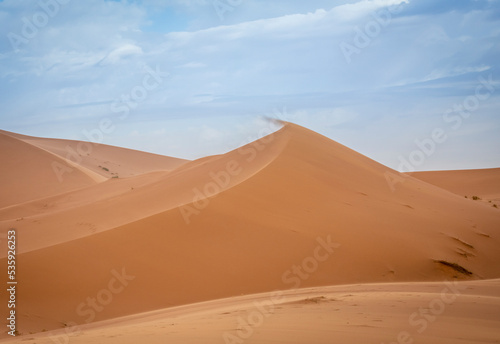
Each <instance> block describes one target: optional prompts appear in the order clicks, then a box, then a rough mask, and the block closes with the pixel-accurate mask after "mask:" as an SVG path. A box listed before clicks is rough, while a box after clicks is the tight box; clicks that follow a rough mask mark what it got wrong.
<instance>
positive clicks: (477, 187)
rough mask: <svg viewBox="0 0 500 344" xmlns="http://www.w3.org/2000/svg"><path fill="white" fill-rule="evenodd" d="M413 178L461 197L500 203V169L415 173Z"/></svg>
mask: <svg viewBox="0 0 500 344" xmlns="http://www.w3.org/2000/svg"><path fill="white" fill-rule="evenodd" d="M411 175H412V176H413V177H415V178H418V179H420V180H423V181H425V182H427V183H430V184H433V185H436V186H439V187H441V188H443V189H446V190H448V191H451V192H453V193H456V194H457V195H460V196H462V197H463V196H468V197H469V198H471V197H472V196H479V197H481V198H484V199H486V200H495V201H500V169H499V168H488V169H482V170H460V171H429V172H414V173H412V174H411Z"/></svg>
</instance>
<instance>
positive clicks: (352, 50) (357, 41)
mask: <svg viewBox="0 0 500 344" xmlns="http://www.w3.org/2000/svg"><path fill="white" fill-rule="evenodd" d="M407 3H408V0H404V1H402V2H401V3H400V4H399V5H396V6H390V7H388V8H385V9H383V10H379V11H376V12H374V13H372V14H371V16H372V18H373V20H370V21H369V22H367V23H365V25H364V26H363V27H362V28H360V27H359V26H355V27H354V36H353V39H352V43H346V42H345V41H342V42H340V44H339V48H340V51H341V52H342V54H343V55H344V59H345V61H346V62H347V63H348V64H351V63H352V55H354V54H357V55H359V54H360V53H361V51H362V50H363V49H365V48H367V47H369V46H370V45H371V44H372V42H373V41H374V40H375V39H376V38H377V37H378V36H379V35H380V34H381V33H382V30H383V29H384V28H386V27H388V26H389V25H390V24H391V22H392V20H393V15H395V14H398V13H400V12H401V11H402V10H403V4H407Z"/></svg>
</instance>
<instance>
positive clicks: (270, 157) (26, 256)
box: [0, 124, 500, 343]
mask: <svg viewBox="0 0 500 344" xmlns="http://www.w3.org/2000/svg"><path fill="white" fill-rule="evenodd" d="M2 135H3V136H1V137H0V139H1V140H0V144H1V145H2V152H3V153H5V152H6V149H7V148H8V149H9V152H11V153H10V154H6V153H5V154H3V155H2V159H4V162H5V164H4V165H2V166H3V167H2V168H3V170H2V171H6V174H4V175H3V176H4V177H3V178H2V179H0V182H1V183H2V187H3V188H4V189H5V190H8V192H7V193H4V194H3V195H2V200H1V202H2V204H3V205H2V206H0V207H1V208H0V235H2V238H5V233H6V230H7V229H8V228H15V229H16V230H17V233H18V243H17V247H16V250H17V258H16V259H17V260H16V261H17V265H16V266H17V270H16V273H17V274H16V277H17V279H18V281H19V294H18V298H17V306H16V307H17V310H18V312H17V320H18V323H17V324H18V331H19V332H20V333H22V334H23V336H22V337H21V338H23V337H25V336H28V335H29V334H30V333H42V332H43V331H49V330H57V329H63V330H64V328H68V327H71V326H70V325H69V324H73V323H75V324H78V326H83V327H85V328H87V327H88V326H90V327H92V326H94V325H96V324H103V323H102V322H103V321H107V320H109V321H115V320H114V319H117V318H121V317H124V316H135V315H137V314H142V313H147V312H152V311H160V312H163V310H165V309H171V308H172V307H176V306H183V305H188V304H194V303H199V302H204V301H210V300H217V299H227V298H233V297H236V299H234V300H233V301H234V302H236V303H238V302H239V301H238V300H239V299H238V297H239V296H240V295H250V294H252V295H253V294H257V293H265V292H269V291H272V290H287V289H290V288H297V289H300V288H308V287H323V286H335V285H342V284H344V285H345V284H350V285H352V284H365V283H390V282H404V283H406V286H407V287H409V288H414V287H418V285H416V284H414V283H415V282H433V281H442V280H454V281H455V280H457V281H460V280H464V281H472V280H487V279H497V278H500V264H498V262H499V261H500V249H499V248H500V210H499V209H497V208H494V207H493V206H492V204H491V203H489V202H487V201H481V202H477V201H473V200H471V199H466V198H464V195H461V194H457V193H454V192H453V190H454V189H450V187H448V188H443V187H441V186H439V183H434V184H432V183H431V184H430V183H427V182H425V181H423V180H420V179H419V178H415V177H413V176H406V175H403V174H400V173H398V172H396V171H393V170H391V169H389V168H387V167H386V166H383V165H381V164H379V163H377V162H375V161H373V160H370V159H368V158H367V157H365V156H362V155H360V154H358V153H356V152H354V151H352V150H350V149H348V148H347V147H344V146H342V145H340V144H338V143H336V142H334V141H332V140H330V139H328V138H326V137H323V136H321V135H319V134H317V133H314V132H311V131H309V130H307V129H304V128H301V127H299V126H296V125H293V124H285V125H284V126H283V128H281V129H280V130H279V131H277V132H275V133H273V134H271V135H269V136H267V137H265V138H262V139H260V140H258V141H255V142H253V143H251V144H248V145H246V146H244V147H241V148H240V149H237V150H234V151H231V152H228V153H226V154H221V155H217V156H211V157H206V158H203V159H199V160H196V161H189V162H188V161H183V160H179V159H173V158H168V157H161V156H154V155H150V154H147V153H144V155H143V154H141V152H136V151H130V150H122V149H120V148H116V147H109V146H102V147H101V146H99V145H97V146H96V148H95V149H93V150H92V152H90V153H89V154H88V155H86V156H84V157H82V161H81V164H76V165H72V164H71V163H69V162H68V161H65V160H64V157H63V158H61V154H63V153H61V152H64V151H65V150H66V149H67V147H68V146H69V147H76V148H78V145H79V143H78V142H76V141H71V142H68V141H65V140H49V139H35V138H29V137H25V136H19V135H17V134H12V133H4V134H2ZM12 152H17V154H18V155H17V156H16V155H12ZM25 158H29V159H25ZM54 161H56V162H58V163H61V164H68V165H67V166H68V167H70V168H72V172H71V173H68V174H66V175H65V178H63V180H57V178H56V179H54V178H55V176H54V171H53V170H52V169H51V168H50V166H51V164H52V163H53V162H54ZM47 166H48V167H47ZM105 166H108V167H109V168H108V167H105ZM103 167H105V169H104V168H103ZM106 169H107V170H106ZM12 171H14V172H12ZM15 171H21V172H20V173H17V174H16V173H15ZM37 171H40V172H39V173H38V174H37ZM499 172H500V170H499V169H497V170H494V171H493V172H490V171H489V172H488V177H487V178H489V179H488V180H489V181H490V182H485V178H486V177H485V175H484V173H480V172H477V173H476V174H475V175H474V176H473V177H471V178H470V179H469V184H468V186H467V187H468V190H470V192H471V193H472V192H475V191H476V190H478V192H479V191H481V190H482V191H481V192H485V189H484V188H485V187H486V186H487V185H488V183H491V181H492V182H493V183H497V182H498V180H500V173H499ZM117 174H118V178H114V177H116V176H117ZM92 176H93V177H92ZM20 177H21V178H26V180H25V181H23V180H21V181H20V180H19V178H20ZM66 177H67V178H66ZM417 177H418V176H417ZM444 180H446V178H444ZM474 180H475V182H474ZM44 183H45V184H44ZM474 183H476V184H477V185H478V186H479V185H480V186H481V190H479V189H474ZM495 185H496V184H495ZM486 191H487V190H486ZM492 192H493V193H495V192H496V191H495V190H493V191H492ZM17 193H19V194H21V195H22V197H21V196H18V195H17ZM473 194H476V193H473ZM484 194H486V193H484ZM2 246H3V247H1V249H0V257H3V258H1V259H0V266H3V267H4V268H5V269H6V264H7V260H6V258H5V256H6V254H7V250H6V247H5V246H4V245H2ZM4 268H2V269H4ZM1 276H2V277H1V278H0V282H1V283H4V285H5V282H6V281H5V279H6V274H2V275H1ZM471 283H472V282H471ZM484 283H486V282H484ZM495 283H496V282H495ZM495 285H496V284H495ZM333 288H335V287H333ZM353 288H354V287H353ZM356 288H357V287H356ZM359 288H363V286H360V287H359ZM398 288H399V287H398ZM493 288H494V287H493ZM478 290H479V291H478V293H479V294H480V293H481V290H483V291H484V290H485V289H478ZM365 291H366V292H368V290H365ZM412 292H414V293H416V295H417V294H418V295H420V294H419V293H423V290H421V289H418V288H417V289H415V290H413V291H412ZM391 293H392V292H391V290H389V291H388V292H387V294H386V295H385V296H384V298H385V299H386V301H387V302H392V301H391V300H394V297H396V296H395V295H392V294H391ZM370 295H371V294H370ZM374 295H375V294H374ZM376 295H379V296H380V294H376ZM398 295H399V294H398ZM425 295H427V294H425ZM425 295H424V294H422V296H420V297H422V298H424V296H425ZM372 296H373V295H372ZM372 296H370V297H372ZM427 296H428V295H427ZM325 297H326V296H325ZM373 297H375V296H373ZM420 297H419V296H415V300H418V299H419V298H420ZM483 297H484V298H486V300H490V294H488V293H486V294H484V295H483ZM375 299H376V298H375ZM375 299H374V300H375ZM363 300H364V299H360V300H359V302H362V301H363ZM376 300H379V299H376ZM467 300H470V299H467ZM233 301H231V302H233ZM318 301H324V300H322V299H318ZM379 301H380V300H379ZM386 301H380V302H386ZM357 302H358V301H356V303H357ZM374 302H375V301H374ZM377 302H378V301H377ZM457 302H459V301H457ZM464 302H465V301H464ZM473 302H477V301H473ZM494 302H496V301H494ZM6 303H7V296H6V294H5V293H2V294H1V295H0V305H3V304H6ZM312 303H314V302H312ZM324 303H325V305H323V302H318V305H319V307H320V308H321V307H323V306H325V307H326V306H327V305H328V304H330V303H329V302H324ZM375 304H376V303H375ZM472 304H473V303H472ZM414 305H416V304H413V303H411V306H412V307H413V306H414ZM214 307H219V306H214ZM238 307H240V306H238ZM283 307H285V308H286V309H288V308H289V306H286V305H283ZM290 307H291V306H290ZM366 307H368V308H369V309H370V307H375V306H374V304H372V306H370V304H367V305H366ZM285 308H284V309H285ZM291 308H292V309H293V307H291ZM449 308H450V309H452V307H451V306H450V307H449ZM447 309H448V308H447ZM488 309H489V308H488ZM346 311H347V310H346ZM473 311H474V312H475V310H473ZM0 312H1V313H0V315H1V316H3V317H4V318H6V314H7V313H6V307H2V308H1V309H0ZM167 312H170V310H167ZM277 312H278V310H277ZM325 312H326V308H325ZM360 312H362V311H360ZM373 312H375V313H376V312H377V309H376V307H375V308H373ZM398 312H399V310H394V312H392V310H391V312H387V314H386V313H384V314H385V316H387V317H389V318H391V317H393V314H400V313H398ZM401 312H407V309H406V308H404V307H403V308H402V310H401ZM481 312H482V310H481ZM481 312H480V313H481ZM278 313H279V312H278ZM320 313H321V312H320ZM365 313H366V312H365ZM325 314H326V313H325ZM446 314H447V313H446ZM460 314H461V313H460ZM474 314H476V313H471V317H473V316H475V315H474ZM481 314H482V313H481ZM489 314H490V316H491V317H490V320H492V321H494V322H496V321H498V318H499V314H498V313H495V312H491V313H489ZM297 316H298V315H297V314H296V313H293V312H292V313H290V314H288V313H286V314H285V315H284V317H285V318H284V319H294V317H297ZM287 317H291V318H287ZM308 318H309V317H305V318H304V317H300V318H299V319H300V320H301V321H304V322H305V323H307V326H312V328H315V327H314V326H313V325H312V323H314V322H315V321H317V318H315V316H314V314H313V315H311V320H309V319H308ZM134 319H135V320H134V321H139V322H140V321H142V320H138V318H134ZM193 319H196V318H193ZM273 319H278V318H277V317H276V318H273ZM391 319H392V318H391ZM455 320H456V321H457V329H456V331H461V324H462V322H460V321H459V319H458V318H457V319H455ZM193 321H195V320H193ZM276 321H277V320H276ZM290 321H291V324H294V321H298V320H294V321H292V320H290ZM404 321H406V322H407V320H404ZM450 321H452V320H451V319H450ZM266 323H267V322H266ZM471 323H472V322H471ZM214 324H215V323H214ZM396 324H399V323H396ZM99 326H101V325H99ZM105 326H107V325H105ZM137 326H138V328H139V329H140V328H141V326H143V324H141V323H138V325H137ZM144 326H146V325H144ZM148 326H149V325H148ZM189 326H191V325H189ZM193 326H194V325H193ZM232 326H233V327H229V328H233V329H234V326H237V325H234V324H233V325H232ZM304 326H306V325H304ZM478 326H479V325H478ZM216 328H217V327H216ZM280 328H282V327H279V326H278V327H277V329H280ZM293 329H294V327H293V326H291V327H290V328H287V329H285V330H284V331H285V332H286V331H290V333H292V331H293ZM334 329H335V327H334ZM361 329H362V330H363V331H361V332H360V330H359V328H356V329H352V328H348V329H339V332H338V333H337V335H338V336H340V337H339V338H340V339H342V338H344V337H342V336H347V337H345V338H351V337H349V336H356V335H361V334H362V332H365V331H369V330H370V329H371V328H369V327H366V328H364V327H361ZM206 330H207V331H209V330H210V329H209V328H207V329H206ZM96 331H97V329H96ZM106 331H107V329H106ZM123 331H125V329H123ZM318 331H319V334H318V335H321V333H322V332H323V331H327V330H321V331H320V330H318ZM398 331H399V329H398ZM144 332H145V331H142V330H138V333H144ZM256 332H257V331H256ZM327 332H328V331H327ZM95 333H100V332H95ZM155 333H156V332H155ZM158 333H162V332H158ZM426 333H427V332H426ZM429 333H430V332H429ZM457 333H461V332H457ZM256 334H257V333H256ZM178 335H179V336H183V335H191V334H190V333H189V332H185V331H181V332H179V333H178ZM275 335H276V336H279V334H278V333H276V334H275ZM296 335H297V338H296V339H297V340H299V339H300V338H302V337H300V336H299V335H298V334H296ZM325 335H326V334H325ZM470 335H471V336H475V337H474V338H476V339H477V340H481V339H482V338H483V337H482V334H481V331H480V330H479V327H478V330H477V331H476V332H475V333H473V332H470ZM1 336H2V337H4V338H5V337H6V336H7V334H6V333H2V334H1ZM217 336H218V338H219V339H221V337H220V333H219V334H218V335H217ZM153 337H154V335H153V334H152V335H151V336H150V337H148V342H153V339H152V338H153ZM26 338H27V337H25V339H26ZM76 338H77V337H75V339H76ZM112 338H113V337H106V340H113V339H112ZM200 338H203V337H200ZM200 338H198V339H200ZM252 338H253V337H252ZM276 338H278V337H276ZM285 338H288V337H285ZM374 338H375V337H374ZM377 338H378V337H377ZM446 338H448V337H447V336H446ZM488 338H490V337H488ZM186 340H187V339H186ZM249 340H251V339H249ZM253 340H255V339H253ZM277 340H278V339H277ZM386 340H387V341H390V340H393V339H391V338H390V337H389V338H387V339H386ZM101 342H104V339H101ZM183 342H187V341H183ZM277 342H279V341H277ZM284 342H289V341H286V340H285V341H284ZM302 342H304V343H305V342H309V341H307V340H303V341H302ZM442 342H443V343H444V342H445V341H442Z"/></svg>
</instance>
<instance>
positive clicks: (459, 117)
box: [384, 74, 496, 192]
mask: <svg viewBox="0 0 500 344" xmlns="http://www.w3.org/2000/svg"><path fill="white" fill-rule="evenodd" d="M478 81H479V82H478V84H477V86H476V87H475V90H474V93H473V94H471V95H469V96H468V97H466V98H465V99H464V100H463V101H462V102H461V103H458V104H454V105H453V106H452V107H451V108H449V109H447V110H446V111H445V112H444V113H443V115H442V119H443V122H444V123H447V124H448V125H451V127H448V128H447V129H443V128H441V127H437V128H434V129H433V130H432V132H431V133H430V135H429V137H427V138H424V139H422V140H420V139H415V141H414V143H415V145H416V146H417V148H415V149H414V150H413V151H411V152H410V153H409V154H408V155H407V156H406V157H404V156H402V155H400V156H399V157H398V160H399V162H400V164H399V166H398V170H399V171H400V172H403V173H404V172H406V173H408V172H415V171H416V168H417V167H419V166H422V165H423V164H424V163H425V161H426V160H427V159H428V158H429V157H430V156H432V155H433V154H434V153H435V152H436V150H437V148H438V146H439V145H441V144H443V143H445V142H446V141H447V140H448V134H447V132H449V131H450V130H453V131H456V130H458V129H460V128H461V127H462V125H463V123H464V120H466V119H468V118H469V117H470V116H471V115H472V114H473V113H474V112H475V111H477V110H478V109H479V107H480V105H481V102H484V101H486V100H488V99H489V98H490V97H491V96H492V95H493V93H495V90H496V88H495V86H494V80H493V75H492V74H490V75H489V76H488V78H487V79H486V78H484V77H483V76H479V78H478ZM384 177H385V179H386V181H387V184H388V185H389V188H390V189H391V191H392V192H394V191H396V185H397V184H398V183H403V182H404V181H406V180H407V178H408V176H407V175H405V174H402V173H400V174H396V173H392V172H385V173H384Z"/></svg>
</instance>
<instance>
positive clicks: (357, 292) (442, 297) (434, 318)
mask: <svg viewBox="0 0 500 344" xmlns="http://www.w3.org/2000/svg"><path fill="white" fill-rule="evenodd" d="M499 308H500V280H488V281H473V282H470V281H469V282H458V283H457V282H456V281H454V282H451V281H442V282H423V283H406V284H402V283H387V284H363V285H341V286H330V287H317V288H304V289H296V290H287V291H280V292H278V291H275V292H270V293H262V294H256V295H245V296H237V297H232V298H227V299H220V300H213V301H207V302H201V303H196V304H190V305H185V306H179V307H172V308H168V309H165V310H160V311H155V312H149V313H142V314H138V315H134V316H129V317H122V318H117V319H113V320H108V321H102V322H98V323H94V324H89V325H81V326H73V327H71V326H69V327H66V328H65V329H62V330H56V331H50V332H45V333H38V334H34V335H27V336H23V337H20V338H17V339H14V340H8V341H5V342H9V343H40V344H44V343H68V342H69V343H76V344H80V343H103V342H105V343H112V344H114V343H116V344H118V343H123V344H128V343H130V344H132V343H152V344H155V343H158V344H160V343H166V342H167V343H174V344H177V343H179V344H181V343H182V344H183V343H187V344H190V343H193V344H195V343H209V344H211V343H214V344H217V343H297V344H299V343H319V344H321V343H325V344H327V343H336V342H342V343H397V342H398V341H399V342H402V343H405V342H415V343H431V344H432V343H436V344H438V343H498V342H499V340H500V338H499V328H500V318H499V317H498V309H499ZM2 342H4V341H2Z"/></svg>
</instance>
